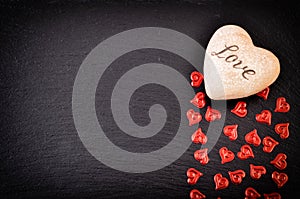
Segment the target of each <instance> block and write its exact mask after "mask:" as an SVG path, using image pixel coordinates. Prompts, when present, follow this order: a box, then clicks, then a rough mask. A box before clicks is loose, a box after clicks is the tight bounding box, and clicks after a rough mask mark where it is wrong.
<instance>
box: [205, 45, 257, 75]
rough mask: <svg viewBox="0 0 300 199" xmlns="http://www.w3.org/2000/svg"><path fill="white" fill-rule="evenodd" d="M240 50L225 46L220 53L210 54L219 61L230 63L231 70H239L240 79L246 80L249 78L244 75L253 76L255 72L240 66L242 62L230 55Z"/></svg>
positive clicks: (235, 46)
mask: <svg viewBox="0 0 300 199" xmlns="http://www.w3.org/2000/svg"><path fill="white" fill-rule="evenodd" d="M239 49H240V48H239V47H238V46H237V45H231V46H226V44H225V48H224V49H223V50H221V51H220V52H212V53H211V55H212V56H217V57H218V58H219V59H224V61H225V62H226V63H232V68H235V69H241V70H243V72H242V77H243V78H244V79H246V80H249V78H248V77H247V76H246V75H248V76H249V75H255V74H256V72H255V71H254V70H252V69H250V68H249V67H248V66H242V63H243V61H242V60H240V59H239V57H238V56H237V55H235V54H231V53H232V52H236V51H238V50H239Z"/></svg>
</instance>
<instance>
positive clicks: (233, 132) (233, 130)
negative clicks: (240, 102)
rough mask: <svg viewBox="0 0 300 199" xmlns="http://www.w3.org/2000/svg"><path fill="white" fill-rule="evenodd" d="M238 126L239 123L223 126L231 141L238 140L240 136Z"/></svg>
mask: <svg viewBox="0 0 300 199" xmlns="http://www.w3.org/2000/svg"><path fill="white" fill-rule="evenodd" d="M237 128H238V125H237V124H234V125H227V126H225V127H224V128H223V132H224V135H226V136H227V137H228V138H229V140H231V141H233V140H236V139H237V137H238V133H237Z"/></svg>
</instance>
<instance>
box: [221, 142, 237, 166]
mask: <svg viewBox="0 0 300 199" xmlns="http://www.w3.org/2000/svg"><path fill="white" fill-rule="evenodd" d="M219 154H220V157H221V163H222V164H225V163H227V162H231V161H232V160H233V159H234V153H233V152H232V151H230V150H229V149H228V148H227V147H225V146H224V147H222V148H220V150H219Z"/></svg>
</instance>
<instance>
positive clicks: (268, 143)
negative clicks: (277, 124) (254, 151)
mask: <svg viewBox="0 0 300 199" xmlns="http://www.w3.org/2000/svg"><path fill="white" fill-rule="evenodd" d="M278 144H279V142H277V141H276V140H274V139H273V138H272V137H270V136H266V137H265V138H264V139H263V145H264V147H263V151H264V152H266V153H271V152H272V151H273V149H274V148H275V146H277V145H278Z"/></svg>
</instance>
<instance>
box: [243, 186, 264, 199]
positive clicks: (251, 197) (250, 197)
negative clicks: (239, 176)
mask: <svg viewBox="0 0 300 199" xmlns="http://www.w3.org/2000/svg"><path fill="white" fill-rule="evenodd" d="M260 196H261V195H260V194H259V193H258V192H257V191H256V190H255V189H254V188H252V187H248V188H247V189H246V190H245V199H256V198H260Z"/></svg>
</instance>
